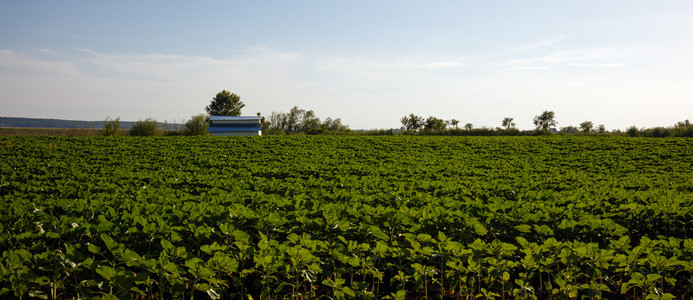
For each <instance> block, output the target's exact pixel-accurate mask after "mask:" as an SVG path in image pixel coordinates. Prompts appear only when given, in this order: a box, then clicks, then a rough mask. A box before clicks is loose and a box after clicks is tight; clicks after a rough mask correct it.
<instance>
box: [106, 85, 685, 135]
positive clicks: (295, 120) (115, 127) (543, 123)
mask: <svg viewBox="0 0 693 300" xmlns="http://www.w3.org/2000/svg"><path fill="white" fill-rule="evenodd" d="M243 107H245V104H244V103H243V101H241V98H240V96H238V95H237V94H235V93H231V92H229V91H227V90H222V91H220V92H219V93H217V94H216V95H215V96H214V97H213V98H212V101H211V102H210V104H209V105H207V106H206V107H205V111H206V114H198V115H194V116H192V117H191V118H190V119H189V120H188V121H186V122H185V124H184V125H183V127H182V129H180V130H170V129H169V128H167V123H165V122H164V123H163V124H161V125H159V123H158V122H157V121H156V120H154V119H151V118H150V119H146V120H140V121H137V122H135V123H134V124H133V125H132V128H131V129H130V130H129V131H128V134H129V135H133V136H155V135H207V134H208V133H207V129H208V127H209V116H240V115H241V110H242V109H243ZM257 116H260V113H257ZM514 120H515V119H514V118H513V117H505V118H503V120H502V121H501V126H499V127H495V128H489V127H484V126H482V127H480V128H476V127H474V125H473V124H472V123H465V124H463V125H461V124H460V121H459V120H456V119H450V120H443V119H440V118H437V117H434V116H429V117H428V118H424V117H421V116H418V115H416V114H414V113H411V114H409V115H406V116H404V117H402V118H401V119H400V122H401V123H402V127H401V128H399V129H389V130H370V131H352V130H350V129H349V126H348V125H346V124H343V123H342V120H341V119H339V118H335V119H333V118H329V117H328V118H326V119H325V120H321V119H320V118H318V117H317V116H316V115H315V112H314V111H312V110H305V109H301V108H298V107H297V106H294V107H293V108H292V109H291V110H290V111H289V112H272V113H271V114H270V115H269V117H268V118H264V117H263V118H262V133H263V134H266V135H291V134H367V135H389V134H409V135H478V136H490V135H548V134H563V135H622V136H631V137H638V136H640V137H669V136H672V137H693V124H691V123H690V121H689V120H685V121H682V122H677V123H676V124H674V125H673V126H671V127H653V128H640V129H639V128H637V127H635V126H631V127H629V128H627V129H626V131H620V130H614V131H607V129H606V127H605V126H604V125H603V124H599V125H597V126H595V125H594V123H593V122H592V121H584V122H582V123H580V124H579V125H578V126H573V125H569V126H565V127H561V128H560V129H557V128H556V126H557V125H558V121H556V114H555V113H554V112H553V111H550V110H545V111H543V112H542V113H541V114H539V115H537V116H535V117H534V119H533V120H532V121H533V124H534V126H535V128H534V130H519V129H518V128H517V127H515V123H514ZM119 129H120V118H116V119H114V120H111V119H108V118H107V119H106V120H105V121H104V125H103V130H102V133H103V135H108V136H112V135H116V134H118V133H119Z"/></svg>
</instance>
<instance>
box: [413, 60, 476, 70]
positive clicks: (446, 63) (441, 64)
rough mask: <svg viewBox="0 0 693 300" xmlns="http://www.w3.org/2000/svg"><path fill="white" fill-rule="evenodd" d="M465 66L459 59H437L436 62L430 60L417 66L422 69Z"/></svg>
mask: <svg viewBox="0 0 693 300" xmlns="http://www.w3.org/2000/svg"><path fill="white" fill-rule="evenodd" d="M464 66H466V64H465V63H463V62H460V61H455V60H449V61H438V62H432V63H425V64H422V65H419V66H418V67H419V68H422V69H445V68H458V67H464Z"/></svg>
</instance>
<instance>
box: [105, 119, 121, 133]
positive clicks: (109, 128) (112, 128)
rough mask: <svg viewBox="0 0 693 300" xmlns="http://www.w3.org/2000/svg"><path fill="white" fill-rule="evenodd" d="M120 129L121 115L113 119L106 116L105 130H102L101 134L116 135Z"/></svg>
mask: <svg viewBox="0 0 693 300" xmlns="http://www.w3.org/2000/svg"><path fill="white" fill-rule="evenodd" d="M118 130H120V117H117V118H116V119H115V120H111V118H110V117H109V118H106V120H105V121H103V131H101V134H103V136H114V135H117V134H118Z"/></svg>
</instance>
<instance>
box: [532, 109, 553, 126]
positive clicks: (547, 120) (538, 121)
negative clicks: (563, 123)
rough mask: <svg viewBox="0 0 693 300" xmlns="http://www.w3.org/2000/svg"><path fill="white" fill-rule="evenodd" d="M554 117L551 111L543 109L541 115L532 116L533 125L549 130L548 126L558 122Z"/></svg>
mask: <svg viewBox="0 0 693 300" xmlns="http://www.w3.org/2000/svg"><path fill="white" fill-rule="evenodd" d="M554 118H555V114H554V113H553V111H548V110H545V111H544V112H543V113H541V115H538V116H535V117H534V126H536V127H537V130H539V129H541V130H549V128H550V127H554V126H556V124H558V122H556V120H555V119H554Z"/></svg>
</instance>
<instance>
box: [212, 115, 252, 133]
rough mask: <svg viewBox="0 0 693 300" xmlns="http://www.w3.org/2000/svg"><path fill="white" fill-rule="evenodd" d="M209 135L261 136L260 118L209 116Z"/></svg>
mask: <svg viewBox="0 0 693 300" xmlns="http://www.w3.org/2000/svg"><path fill="white" fill-rule="evenodd" d="M207 132H209V135H214V136H230V135H258V136H259V135H262V117H232V116H210V117H209V129H207Z"/></svg>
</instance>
